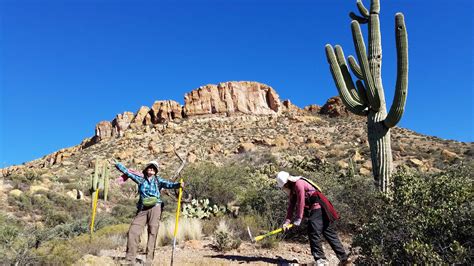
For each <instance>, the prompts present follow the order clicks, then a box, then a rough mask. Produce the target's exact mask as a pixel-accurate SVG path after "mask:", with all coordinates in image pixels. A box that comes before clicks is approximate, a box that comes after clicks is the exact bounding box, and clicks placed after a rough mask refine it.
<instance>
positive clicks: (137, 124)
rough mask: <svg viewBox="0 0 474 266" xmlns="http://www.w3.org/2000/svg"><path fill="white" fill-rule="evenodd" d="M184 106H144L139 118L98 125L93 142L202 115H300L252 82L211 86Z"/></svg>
mask: <svg viewBox="0 0 474 266" xmlns="http://www.w3.org/2000/svg"><path fill="white" fill-rule="evenodd" d="M184 101H185V105H184V106H182V105H181V104H180V103H178V102H176V101H172V100H166V101H155V102H154V103H153V106H152V107H151V108H149V107H147V106H142V107H141V108H140V109H139V110H138V111H137V113H136V114H134V113H132V112H124V113H122V114H118V115H117V116H116V118H115V119H114V120H113V121H112V122H109V121H102V122H99V123H98V124H97V125H96V127H95V136H94V138H93V139H94V141H95V142H98V141H101V140H105V139H109V138H111V137H114V136H117V137H122V136H124V134H125V131H126V130H127V129H129V128H131V129H135V130H136V129H139V128H141V127H143V126H147V125H154V124H162V123H166V122H169V121H173V120H175V119H182V118H184V117H193V116H201V115H213V114H217V115H218V114H223V115H227V116H228V115H231V114H235V113H242V114H248V115H273V114H279V113H281V112H282V110H286V111H290V112H295V111H301V109H299V108H298V107H297V106H295V105H293V104H291V103H290V102H289V101H285V102H284V103H281V102H280V99H279V96H278V94H277V93H276V92H275V90H274V89H273V88H272V87H270V86H268V85H265V84H262V83H258V82H250V81H235V82H234V81H232V82H224V83H219V84H218V85H213V84H209V85H206V86H202V87H200V88H198V89H196V90H193V91H191V92H190V93H187V94H186V95H185V97H184Z"/></svg>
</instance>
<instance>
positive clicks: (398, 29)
mask: <svg viewBox="0 0 474 266" xmlns="http://www.w3.org/2000/svg"><path fill="white" fill-rule="evenodd" d="M395 35H396V36H395V39H396V43H397V84H396V87H395V97H394V98H393V103H392V106H391V107H390V111H389V113H388V115H387V117H386V118H385V120H384V124H385V126H386V127H388V128H391V127H394V126H395V125H396V124H397V123H398V122H399V121H400V119H401V118H402V115H403V112H404V111H405V103H406V99H407V91H408V37H407V30H406V27H405V19H404V17H403V14H402V13H397V14H396V15H395Z"/></svg>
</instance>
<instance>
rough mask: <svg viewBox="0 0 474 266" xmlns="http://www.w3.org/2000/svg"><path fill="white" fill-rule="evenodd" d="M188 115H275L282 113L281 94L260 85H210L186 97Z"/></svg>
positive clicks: (252, 83)
mask: <svg viewBox="0 0 474 266" xmlns="http://www.w3.org/2000/svg"><path fill="white" fill-rule="evenodd" d="M184 102H185V104H184V113H185V114H186V116H196V115H209V114H226V115H230V114H233V113H243V114H253V115H271V114H277V113H279V112H280V108H281V103H280V99H279V96H278V94H277V93H276V92H275V90H273V88H271V87H270V86H267V85H265V84H261V83H258V82H248V81H241V82H225V83H219V85H213V84H211V85H206V86H202V87H200V88H198V89H197V90H193V91H192V92H190V93H188V94H186V95H185V96H184Z"/></svg>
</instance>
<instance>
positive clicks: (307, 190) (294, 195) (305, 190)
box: [285, 179, 321, 223]
mask: <svg viewBox="0 0 474 266" xmlns="http://www.w3.org/2000/svg"><path fill="white" fill-rule="evenodd" d="M314 191H316V190H315V189H314V187H313V186H312V185H311V184H309V183H308V182H306V181H304V180H303V179H299V180H297V181H296V182H295V184H294V186H293V187H292V188H291V192H290V195H289V196H288V198H289V201H288V210H287V212H286V221H285V222H287V223H290V222H291V220H292V218H293V212H294V211H295V207H296V213H295V218H296V219H303V214H304V208H309V209H310V210H314V209H319V208H321V206H320V205H319V203H314V204H312V205H311V206H308V205H306V199H307V198H309V197H310V196H311V194H313V192H314ZM296 219H295V220H296Z"/></svg>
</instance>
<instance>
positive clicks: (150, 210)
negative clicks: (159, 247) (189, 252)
mask: <svg viewBox="0 0 474 266" xmlns="http://www.w3.org/2000/svg"><path fill="white" fill-rule="evenodd" d="M115 167H116V168H117V169H118V170H119V171H120V172H122V173H123V174H124V178H130V179H131V180H133V182H135V183H137V185H138V192H139V194H140V198H139V200H138V202H137V209H138V210H137V214H136V215H135V218H133V220H132V223H131V225H130V229H129V230H128V240H127V254H126V257H125V259H126V260H127V261H129V262H130V263H132V264H133V263H134V262H135V257H136V254H137V249H138V244H139V238H140V234H141V232H142V230H143V227H144V226H145V225H148V243H147V250H146V254H147V255H146V265H151V264H152V263H153V258H154V255H155V243H156V236H157V234H158V227H159V222H160V219H161V211H162V210H161V207H162V204H161V203H162V200H161V197H160V190H161V189H164V188H165V189H176V188H179V187H180V183H179V182H176V183H174V182H170V181H167V180H165V179H163V178H161V177H159V176H157V173H158V162H156V161H151V162H149V163H148V164H147V165H146V166H145V168H144V169H143V171H142V173H139V172H135V171H133V170H129V169H127V168H126V167H125V166H123V165H122V164H121V163H118V162H117V163H115Z"/></svg>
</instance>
